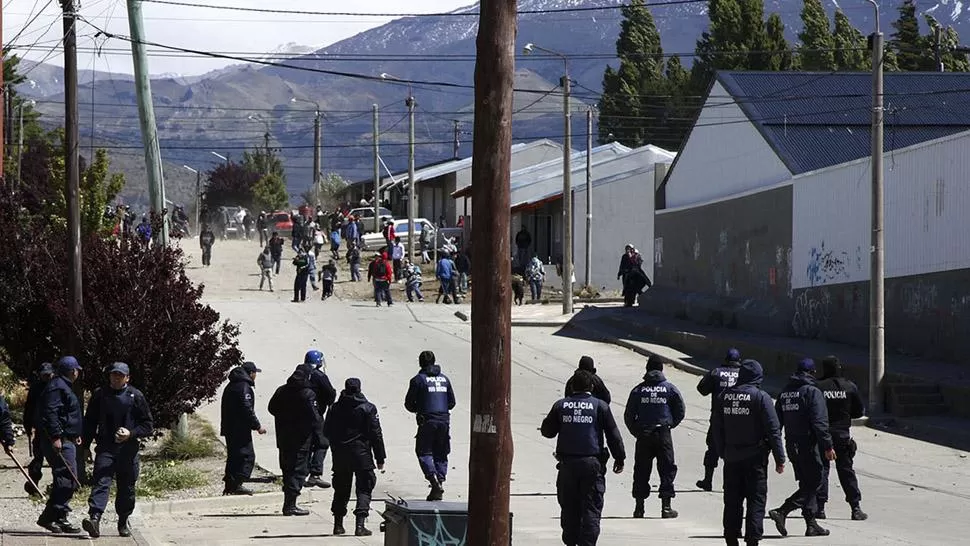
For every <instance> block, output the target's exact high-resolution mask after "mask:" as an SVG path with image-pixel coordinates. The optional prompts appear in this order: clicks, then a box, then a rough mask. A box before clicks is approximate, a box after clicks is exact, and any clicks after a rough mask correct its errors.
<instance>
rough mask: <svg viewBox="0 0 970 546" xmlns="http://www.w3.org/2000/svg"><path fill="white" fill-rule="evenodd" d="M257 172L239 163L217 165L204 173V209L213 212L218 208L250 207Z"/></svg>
mask: <svg viewBox="0 0 970 546" xmlns="http://www.w3.org/2000/svg"><path fill="white" fill-rule="evenodd" d="M259 178H260V175H259V173H258V172H256V171H253V170H250V169H247V168H246V167H244V166H243V165H241V164H239V163H232V162H230V163H219V164H218V165H216V166H215V167H214V168H213V169H212V170H210V171H208V172H206V173H205V180H206V183H205V191H204V192H203V194H202V202H203V204H204V206H205V208H207V209H209V210H215V209H216V208H217V207H220V206H223V205H225V206H241V207H251V206H252V204H253V187H254V186H255V185H256V182H257V181H259Z"/></svg>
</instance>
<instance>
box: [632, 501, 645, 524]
mask: <svg viewBox="0 0 970 546" xmlns="http://www.w3.org/2000/svg"><path fill="white" fill-rule="evenodd" d="M634 500H635V501H636V504H635V505H634V506H633V517H634V518H635V519H641V518H643V514H644V512H645V510H644V508H643V499H634Z"/></svg>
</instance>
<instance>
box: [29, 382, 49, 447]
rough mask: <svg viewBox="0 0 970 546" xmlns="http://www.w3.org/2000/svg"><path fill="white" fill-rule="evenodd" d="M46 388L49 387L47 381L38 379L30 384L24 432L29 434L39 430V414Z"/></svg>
mask: <svg viewBox="0 0 970 546" xmlns="http://www.w3.org/2000/svg"><path fill="white" fill-rule="evenodd" d="M45 387H47V381H44V380H42V379H39V378H37V379H34V380H33V381H31V382H30V387H29V388H28V389H27V400H26V402H24V430H25V431H26V432H27V433H28V434H30V432H31V431H34V430H37V428H38V427H39V425H40V423H39V422H38V414H39V408H40V405H41V398H42V395H43V393H44V388H45Z"/></svg>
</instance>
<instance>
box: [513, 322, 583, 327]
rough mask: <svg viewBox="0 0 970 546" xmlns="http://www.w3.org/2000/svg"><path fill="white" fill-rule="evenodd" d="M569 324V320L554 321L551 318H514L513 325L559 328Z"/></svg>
mask: <svg viewBox="0 0 970 546" xmlns="http://www.w3.org/2000/svg"><path fill="white" fill-rule="evenodd" d="M568 325H569V323H568V322H554V321H550V320H546V321H541V320H539V321H536V320H513V321H512V326H513V327H520V328H559V327H565V326H568Z"/></svg>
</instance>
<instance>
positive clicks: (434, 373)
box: [404, 351, 455, 501]
mask: <svg viewBox="0 0 970 546" xmlns="http://www.w3.org/2000/svg"><path fill="white" fill-rule="evenodd" d="M418 365H420V366H421V371H419V372H418V374H417V375H415V376H414V377H413V378H411V383H410V384H409V385H408V392H407V395H406V396H405V397H404V408H405V409H407V410H408V411H410V412H411V413H413V414H414V415H415V418H416V419H417V422H418V433H417V435H416V436H415V437H414V452H415V454H417V456H418V465H420V467H421V472H422V473H423V474H424V478H425V479H426V480H428V483H429V484H431V493H429V494H428V499H427V500H429V501H439V500H441V498H442V496H443V494H444V492H445V490H444V487H442V484H443V483H444V481H445V479H446V478H447V477H448V454H449V453H451V416H450V413H449V412H450V411H451V410H452V409H454V408H455V391H454V389H452V388H451V381H449V380H448V376H446V375H444V374H443V373H441V366H439V365H437V364H435V356H434V353H433V352H431V351H422V352H421V354H420V355H418Z"/></svg>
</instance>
